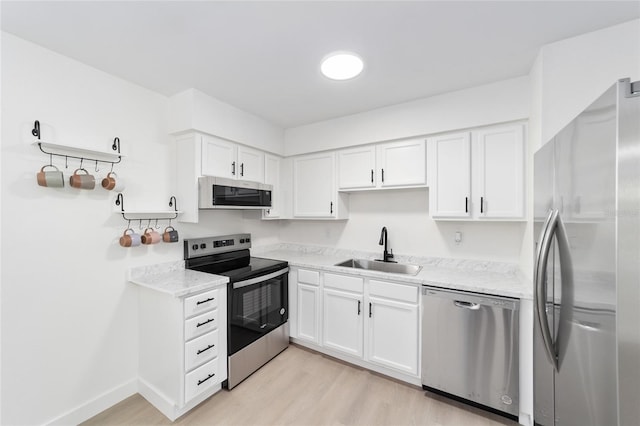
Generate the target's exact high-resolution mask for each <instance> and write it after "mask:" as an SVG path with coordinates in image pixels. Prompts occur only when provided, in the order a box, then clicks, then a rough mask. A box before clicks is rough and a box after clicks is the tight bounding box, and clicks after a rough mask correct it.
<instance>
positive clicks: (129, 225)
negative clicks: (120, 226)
mask: <svg viewBox="0 0 640 426" xmlns="http://www.w3.org/2000/svg"><path fill="white" fill-rule="evenodd" d="M127 229H131V219H129V222H128V223H127Z"/></svg>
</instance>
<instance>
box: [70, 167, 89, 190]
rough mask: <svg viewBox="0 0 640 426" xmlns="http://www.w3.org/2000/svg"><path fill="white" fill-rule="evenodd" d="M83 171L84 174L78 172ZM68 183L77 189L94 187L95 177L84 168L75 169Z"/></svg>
mask: <svg viewBox="0 0 640 426" xmlns="http://www.w3.org/2000/svg"><path fill="white" fill-rule="evenodd" d="M78 172H84V174H78ZM69 185H71V186H72V187H73V188H78V189H93V188H95V187H96V178H95V177H93V175H90V174H89V172H88V171H86V170H85V169H76V170H75V171H74V172H73V175H71V177H70V178H69Z"/></svg>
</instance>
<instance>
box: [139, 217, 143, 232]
mask: <svg viewBox="0 0 640 426" xmlns="http://www.w3.org/2000/svg"><path fill="white" fill-rule="evenodd" d="M138 228H140V230H142V229H143V228H142V219H140V223H139V224H138Z"/></svg>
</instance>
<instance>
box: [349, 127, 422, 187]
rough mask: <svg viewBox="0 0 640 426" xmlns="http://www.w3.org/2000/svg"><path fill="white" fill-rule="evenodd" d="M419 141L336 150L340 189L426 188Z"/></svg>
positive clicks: (420, 140)
mask: <svg viewBox="0 0 640 426" xmlns="http://www.w3.org/2000/svg"><path fill="white" fill-rule="evenodd" d="M426 178H427V176H426V153H425V141H424V140H423V139H415V140H407V141H400V142H389V143H384V144H377V145H367V146H362V147H357V148H350V149H345V150H341V151H338V179H339V185H338V186H339V189H340V190H357V189H380V188H395V187H397V188H405V187H409V188H411V187H418V186H425V185H426Z"/></svg>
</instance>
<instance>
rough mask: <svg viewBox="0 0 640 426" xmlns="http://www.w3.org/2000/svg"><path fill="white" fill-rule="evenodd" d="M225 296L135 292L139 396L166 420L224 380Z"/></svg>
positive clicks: (218, 293)
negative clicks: (136, 295) (176, 295)
mask: <svg viewBox="0 0 640 426" xmlns="http://www.w3.org/2000/svg"><path fill="white" fill-rule="evenodd" d="M226 291H227V288H226V285H225V286H222V287H219V288H215V289H211V290H206V291H203V292H200V293H198V294H194V295H189V296H186V297H174V296H172V295H169V294H167V293H163V292H160V291H157V290H153V289H149V288H146V287H140V289H139V299H138V308H139V313H138V321H139V330H140V333H139V342H140V345H139V349H138V357H139V361H138V380H139V392H140V394H142V395H143V396H144V397H145V399H147V400H148V401H149V402H151V403H152V404H153V405H154V406H155V407H156V408H157V409H158V410H160V411H161V412H162V413H163V414H164V415H165V416H167V417H168V418H169V419H170V420H172V421H173V420H175V419H176V418H178V417H179V416H181V415H183V414H184V413H186V412H187V411H189V410H190V409H191V408H193V407H195V406H196V405H197V404H199V403H201V402H202V401H204V400H205V399H206V398H208V397H210V396H211V395H213V394H214V393H216V392H217V391H219V390H220V389H221V387H222V382H223V381H224V380H226V379H227V356H226V354H227V325H226V324H227V297H226Z"/></svg>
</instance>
